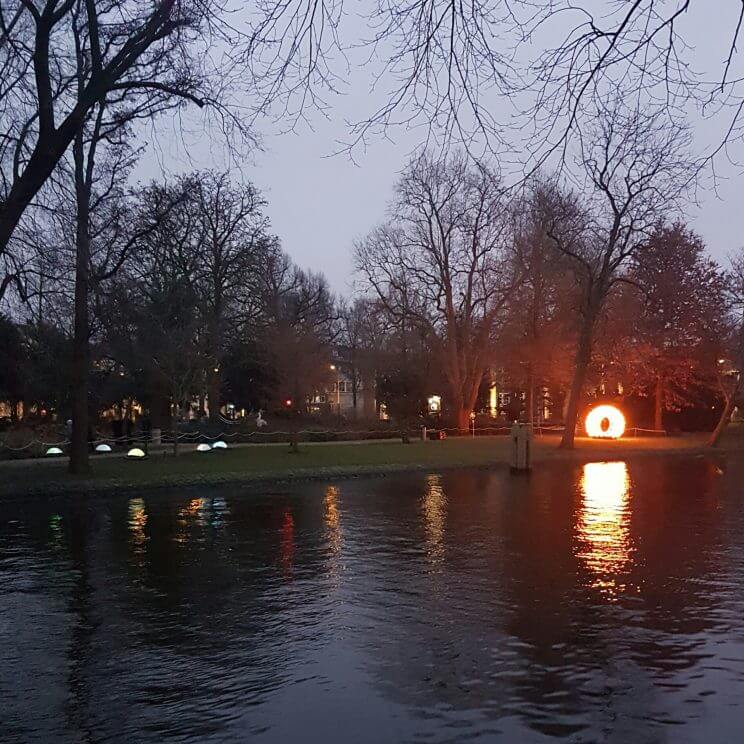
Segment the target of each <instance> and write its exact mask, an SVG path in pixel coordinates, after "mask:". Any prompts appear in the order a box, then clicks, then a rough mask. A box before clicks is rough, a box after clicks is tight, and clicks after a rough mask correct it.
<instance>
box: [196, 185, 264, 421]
mask: <svg viewBox="0 0 744 744" xmlns="http://www.w3.org/2000/svg"><path fill="white" fill-rule="evenodd" d="M187 190H188V191H189V199H188V202H187V203H186V204H185V205H184V208H185V209H192V210H194V212H195V214H196V215H197V220H198V223H199V235H200V238H199V241H200V245H199V246H198V262H197V267H196V270H197V276H196V285H197V291H198V293H199V296H200V297H201V307H202V314H203V317H204V339H205V350H204V353H205V358H206V359H207V360H208V362H207V365H208V366H207V370H206V374H207V388H208V395H209V416H210V419H212V420H216V419H217V417H218V416H219V412H220V405H221V372H222V362H223V357H224V353H225V348H226V341H227V339H228V338H229V337H230V336H232V335H235V334H236V333H237V332H239V331H240V329H241V327H242V323H241V321H242V319H243V318H242V311H243V309H244V306H243V303H242V298H243V296H244V295H245V294H250V293H252V292H255V291H256V282H255V278H256V276H257V274H258V264H259V262H260V261H261V259H262V256H263V248H264V247H265V244H266V240H267V230H268V225H269V223H268V219H267V218H266V217H265V216H264V214H263V212H262V211H261V209H262V207H263V206H264V204H265V202H264V201H263V199H262V198H261V195H260V194H259V192H258V191H257V189H256V188H255V187H254V186H253V185H252V184H250V183H249V184H247V185H245V186H237V185H235V184H233V183H232V182H231V181H230V176H229V174H228V173H211V172H206V173H197V174H194V175H192V176H190V177H189V183H188V185H187Z"/></svg>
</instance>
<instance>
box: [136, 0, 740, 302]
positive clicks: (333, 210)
mask: <svg viewBox="0 0 744 744" xmlns="http://www.w3.org/2000/svg"><path fill="white" fill-rule="evenodd" d="M729 6H730V7H731V8H733V6H731V4H730V3H729V4H727V5H726V7H729ZM694 7H695V8H697V9H699V10H697V11H696V12H697V15H695V16H692V15H690V16H689V17H687V18H686V19H685V24H686V26H685V28H686V36H687V38H688V40H689V41H691V42H692V43H693V44H694V45H695V49H694V57H695V60H696V62H699V64H700V69H703V68H706V67H707V68H709V69H716V68H717V67H718V66H719V65H720V63H721V59H722V55H723V56H725V52H726V50H727V49H728V43H729V42H730V35H731V33H732V28H731V23H730V22H729V21H730V20H731V19H728V18H726V17H724V16H722V15H720V14H713V13H710V6H708V9H707V14H706V10H705V4H704V3H701V4H700V5H697V6H694ZM732 18H733V17H732ZM359 30H360V31H363V29H359ZM331 103H332V107H331V109H330V111H329V117H328V118H326V117H323V116H321V115H319V114H317V115H314V116H311V118H310V125H305V124H302V125H300V126H299V127H298V128H297V130H296V131H294V132H281V129H282V122H272V121H269V120H266V121H265V122H263V123H262V125H261V129H262V132H261V134H262V140H263V149H262V150H261V151H256V152H254V153H253V156H252V157H249V158H246V159H245V160H244V161H243V162H241V163H240V171H241V172H242V177H243V178H248V179H250V180H251V181H253V183H254V184H256V185H257V186H258V187H259V188H260V189H261V190H262V191H263V193H264V195H265V196H266V198H267V200H268V207H267V212H268V215H269V217H270V218H271V222H272V226H273V231H274V232H275V233H276V234H277V235H278V236H279V237H280V239H281V241H282V245H283V247H284V249H285V250H286V251H287V252H288V253H289V254H290V255H291V256H292V258H293V259H294V260H295V261H296V262H297V263H298V264H300V265H301V266H303V267H307V268H312V269H314V270H318V271H322V272H323V273H324V274H325V275H326V276H327V277H328V279H329V281H330V284H331V286H332V287H333V289H334V290H336V291H338V292H342V293H348V292H349V291H350V289H351V286H352V281H353V271H352V256H351V248H352V245H353V242H354V240H355V239H356V238H359V237H361V236H363V235H364V234H365V233H366V232H367V231H368V230H369V229H370V228H371V227H373V226H374V225H375V224H376V223H378V222H379V221H381V220H382V219H383V218H384V216H385V207H386V204H387V202H388V201H389V199H390V198H391V194H392V187H393V184H394V182H395V180H396V178H397V176H398V173H399V172H400V170H401V168H402V167H403V166H404V164H405V162H406V160H407V158H408V156H409V155H410V153H411V152H412V151H413V150H414V149H415V148H416V147H417V146H418V145H419V144H420V142H421V138H422V137H423V136H424V133H423V132H421V131H416V130H414V131H410V130H406V129H405V128H402V127H401V128H399V129H398V130H393V131H391V135H392V138H393V141H389V140H386V139H381V138H378V139H375V140H373V141H372V142H371V143H370V145H369V147H368V148H367V150H366V151H362V150H358V149H357V150H355V151H354V157H355V162H352V161H351V159H350V158H349V157H348V156H347V155H344V154H341V155H333V153H334V151H337V150H338V147H339V146H338V143H339V141H344V140H346V139H348V125H347V120H348V119H359V118H363V117H364V116H365V115H366V114H369V112H370V109H371V103H370V98H369V95H368V77H367V76H365V74H364V73H362V72H356V73H353V74H352V76H351V78H349V79H348V87H347V91H346V94H345V95H344V96H342V97H340V98H336V99H333V100H332V101H331ZM505 105H506V104H505V102H503V101H499V100H498V99H496V100H494V101H493V106H494V107H497V108H498V107H499V106H505ZM693 123H694V128H695V130H696V134H698V135H699V137H700V142H705V141H706V140H707V141H710V139H711V137H713V138H715V130H716V127H717V125H720V124H721V122H720V121H718V122H716V121H712V122H710V121H708V122H705V121H702V120H699V119H696V120H695V121H694V122H693ZM169 126H171V124H161V126H160V129H159V136H158V140H159V142H160V144H159V146H158V149H157V153H156V156H155V157H150V156H148V157H147V158H145V159H144V160H143V162H142V163H141V165H140V167H139V168H138V172H137V175H138V177H140V178H157V177H160V175H161V174H162V172H163V170H165V171H166V172H173V171H182V170H185V169H188V168H190V167H195V166H198V167H216V168H221V167H224V159H223V158H222V157H221V155H220V153H219V150H218V149H215V147H214V146H213V145H210V144H209V143H208V141H207V140H208V138H200V137H198V136H197V137H194V138H192V139H191V140H189V141H188V143H187V146H186V150H187V151H188V157H185V153H184V151H183V147H182V146H178V145H176V144H174V143H175V142H176V141H177V139H178V138H176V137H169V129H168V127H169ZM738 149H739V150H741V151H742V152H741V153H737V154H739V155H740V156H741V155H744V145H741V146H739V148H738ZM741 159H742V160H744V157H742V158H741ZM720 174H721V175H722V176H723V177H724V178H723V179H722V180H720V181H719V188H718V193H717V194H716V193H714V192H713V191H712V190H710V189H708V190H704V191H701V192H700V195H699V200H700V204H699V205H695V204H691V205H690V207H689V209H688V210H687V214H686V215H685V217H686V219H687V220H688V221H689V223H690V224H691V225H692V226H693V227H694V228H695V229H696V230H697V231H698V232H699V233H700V234H701V235H702V237H703V238H704V240H705V241H706V243H707V245H708V247H709V249H710V252H711V254H712V255H713V256H714V257H715V258H717V259H719V260H721V261H724V260H725V258H726V256H727V255H729V254H730V253H731V252H732V251H734V250H735V249H737V248H739V247H740V246H742V245H744V237H742V231H743V230H744V209H742V207H741V202H742V200H741V195H740V192H741V185H742V177H741V173H740V171H739V170H738V169H735V168H733V167H731V166H728V167H724V168H722V169H721V170H720Z"/></svg>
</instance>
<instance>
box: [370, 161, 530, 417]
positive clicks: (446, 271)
mask: <svg viewBox="0 0 744 744" xmlns="http://www.w3.org/2000/svg"><path fill="white" fill-rule="evenodd" d="M511 248H512V244H511V242H510V233H509V219H508V210H507V208H506V205H505V203H504V195H503V188H502V186H501V184H500V181H499V179H498V177H497V175H496V174H495V173H494V172H493V171H492V170H491V169H489V168H487V167H486V166H483V165H481V166H479V167H475V166H472V165H468V162H467V160H466V158H465V157H464V156H463V155H462V154H455V155H453V156H450V157H449V158H444V159H441V160H439V159H435V158H432V156H430V155H429V154H424V155H422V156H420V157H418V158H416V159H414V160H413V161H412V162H411V164H410V165H409V167H408V169H407V170H406V172H405V173H404V175H403V177H402V179H401V181H400V183H399V184H398V187H397V189H396V198H395V201H394V203H393V205H392V207H391V220H390V221H389V222H388V223H387V224H385V225H383V226H381V227H379V228H377V229H376V230H375V231H374V232H372V234H371V235H369V236H368V237H367V239H366V240H364V241H362V242H361V243H360V244H359V245H358V246H357V249H356V261H357V266H358V268H359V270H360V271H361V273H362V276H363V277H364V281H365V282H366V284H367V285H368V286H369V287H370V288H371V289H372V290H373V291H374V292H375V293H376V294H377V296H378V298H379V299H380V300H381V302H383V303H384V305H385V307H386V308H387V310H388V312H389V313H390V314H391V315H392V316H394V317H395V318H397V319H398V320H399V321H400V322H401V323H406V322H408V323H418V324H421V325H422V326H424V327H425V328H427V329H429V330H430V332H431V333H432V334H433V336H434V337H435V338H437V339H438V343H439V347H440V349H439V351H440V354H441V360H442V363H443V368H444V370H445V374H446V377H447V380H448V382H449V386H450V388H451V392H452V400H453V403H454V408H455V411H456V415H457V425H458V427H459V428H465V429H466V428H467V426H468V417H469V415H470V413H471V411H472V410H473V405H474V403H475V399H476V396H477V393H478V387H479V385H480V383H481V380H482V377H483V373H484V371H485V367H486V364H487V353H488V346H489V342H490V341H491V340H492V335H493V332H494V324H495V321H496V318H497V317H498V316H499V314H500V313H501V312H502V311H503V310H504V308H505V305H506V302H507V300H508V298H509V297H510V295H511V293H512V292H513V290H514V288H515V286H516V285H517V284H518V282H519V279H520V276H519V274H518V272H515V262H514V260H513V255H512V251H511Z"/></svg>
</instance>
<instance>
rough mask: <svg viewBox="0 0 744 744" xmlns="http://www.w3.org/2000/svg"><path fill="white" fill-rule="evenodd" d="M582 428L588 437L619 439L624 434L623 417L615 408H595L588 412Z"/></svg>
mask: <svg viewBox="0 0 744 744" xmlns="http://www.w3.org/2000/svg"><path fill="white" fill-rule="evenodd" d="M584 428H585V429H586V433H587V436H590V437H595V438H598V439H619V438H620V437H621V436H622V435H623V433H624V432H625V416H623V413H622V411H621V410H620V409H619V408H615V406H608V405H602V406H597V407H596V408H592V410H591V411H589V414H588V415H587V417H586V421H585V422H584Z"/></svg>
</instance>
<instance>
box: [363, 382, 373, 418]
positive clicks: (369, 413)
mask: <svg viewBox="0 0 744 744" xmlns="http://www.w3.org/2000/svg"><path fill="white" fill-rule="evenodd" d="M374 393H375V378H374V376H373V375H371V374H369V373H366V374H363V375H362V415H363V416H364V418H366V419H372V418H375V395H374Z"/></svg>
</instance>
